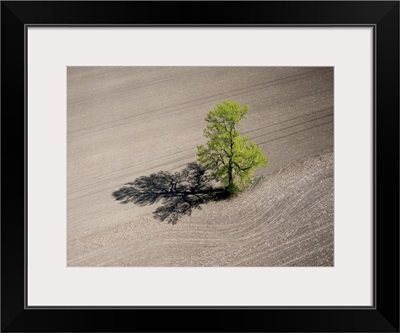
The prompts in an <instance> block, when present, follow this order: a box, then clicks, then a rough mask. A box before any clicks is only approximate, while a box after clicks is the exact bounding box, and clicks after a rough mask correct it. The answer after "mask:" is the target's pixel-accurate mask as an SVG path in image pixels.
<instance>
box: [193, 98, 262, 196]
mask: <svg viewBox="0 0 400 333" xmlns="http://www.w3.org/2000/svg"><path fill="white" fill-rule="evenodd" d="M248 109H249V107H248V106H247V105H245V106H242V105H240V104H238V103H236V102H234V101H224V102H223V103H220V104H217V106H216V107H215V109H214V110H211V111H210V112H209V113H208V114H207V116H206V118H205V120H206V122H207V123H208V125H207V127H206V129H205V130H204V136H205V137H206V138H208V142H207V144H206V145H205V146H203V145H201V146H197V150H198V151H197V156H198V161H199V163H200V164H201V165H202V166H203V167H205V168H206V169H209V170H211V172H212V174H211V176H212V177H213V178H215V179H217V180H219V181H220V182H221V183H222V185H223V186H224V187H225V189H226V191H228V192H229V193H231V194H233V193H235V192H237V191H238V190H240V189H245V188H246V186H248V185H249V184H250V183H251V181H252V179H253V178H252V176H253V174H254V172H255V170H256V168H257V167H267V166H268V163H269V158H268V157H267V156H265V155H264V154H263V152H262V150H261V148H259V147H257V146H256V144H255V143H254V142H253V141H251V140H249V138H248V137H247V136H244V135H241V134H240V133H239V131H238V127H239V126H240V125H241V123H240V121H241V120H242V119H244V118H246V114H247V112H248ZM237 182H239V183H237Z"/></svg>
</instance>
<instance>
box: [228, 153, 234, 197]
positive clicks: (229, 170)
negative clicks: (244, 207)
mask: <svg viewBox="0 0 400 333" xmlns="http://www.w3.org/2000/svg"><path fill="white" fill-rule="evenodd" d="M232 186H233V177H232V162H231V160H229V165H228V190H230V189H231V188H232Z"/></svg>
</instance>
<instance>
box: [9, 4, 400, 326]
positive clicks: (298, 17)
mask: <svg viewBox="0 0 400 333" xmlns="http://www.w3.org/2000/svg"><path fill="white" fill-rule="evenodd" d="M30 25H43V26H49V25H50V26H52V25H57V26H60V25H61V26H64V25H65V26H70V25H85V26H87V25H88V26H104V25H105V26H113V25H134V26H141V25H146V26H148V25H157V26H171V25H172V26H188V25H189V26H203V25H212V26H255V25H257V26H273V25H279V26H281V25H290V26H371V27H373V29H374V36H375V39H374V56H375V58H374V63H375V68H374V104H375V105H374V106H375V107H374V108H375V110H374V120H375V121H374V138H375V140H374V188H375V191H374V229H375V230H374V249H375V251H374V265H373V266H374V272H373V274H374V289H375V290H374V302H373V303H374V305H373V306H372V307H365V308H359V307H340V306H339V307H321V308H318V307H265V308H263V307H248V308H243V307H230V308H226V307H224V308H219V307H181V308H180V307H146V308H129V307H122V308H111V307H96V308H94V307H91V308H85V307H54V308H44V307H34V308H32V307H27V304H26V297H25V295H26V293H25V292H26V287H27V286H26V262H25V256H26V252H25V251H26V242H27V238H26V234H25V232H24V230H25V226H26V223H27V220H26V219H27V213H26V212H27V195H26V191H27V188H26V177H27V165H26V149H25V148H26V143H27V142H26V140H27V137H26V130H27V128H26V122H25V119H26V112H27V105H26V93H27V91H26V76H25V75H26V65H27V63H26V53H25V52H26V48H25V47H26V44H25V43H26V38H25V37H26V29H27V27H29V26H30ZM1 50H2V51H1V55H2V57H1V69H2V71H1V73H2V74H1V77H2V80H1V83H2V84H1V97H2V98H1V141H2V144H1V148H2V152H1V157H2V163H1V166H2V168H1V169H2V171H1V175H2V191H1V194H2V196H1V330H2V331H3V332H39V331H41V332H61V331H62V332H78V331H79V332H92V331H93V332H127V331H146V332H147V331H154V332H164V331H165V332H170V331H175V332H181V331H188V332H189V331H196V332H199V331H223V332H225V331H231V332H238V331H242V332H255V331H259V332H261V331H271V332H272V331H274V332H303V331H308V332H325V331H326V332H399V2H398V1H354V2H352V1H349V2H344V1H343V2H342V1H315V2H314V1H311V2H301V1H300V2H289V1H280V2H130V1H129V2H128V1H122V2H117V1H116V2H108V1H94V2H92V1H88V2H84V1H82V2H78V1H76V2H75V1H63V2H61V1H60V2H58V1H43V2H41V1H38V2H24V1H21V2H20V1H15V2H12V1H2V3H1ZM366 209H367V207H366Z"/></svg>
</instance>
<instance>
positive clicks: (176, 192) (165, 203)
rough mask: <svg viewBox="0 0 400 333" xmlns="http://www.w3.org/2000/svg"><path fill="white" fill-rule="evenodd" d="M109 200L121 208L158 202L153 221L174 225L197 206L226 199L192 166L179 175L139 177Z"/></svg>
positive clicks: (222, 192) (197, 207)
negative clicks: (115, 202)
mask: <svg viewBox="0 0 400 333" xmlns="http://www.w3.org/2000/svg"><path fill="white" fill-rule="evenodd" d="M112 196H113V197H114V198H115V200H117V201H120V203H122V204H127V203H131V202H132V203H135V204H137V205H139V206H147V205H152V204H155V203H158V202H161V205H160V206H159V207H157V209H156V210H155V211H154V212H153V214H154V217H155V218H156V219H158V220H160V221H166V222H168V223H171V224H176V223H177V222H178V220H179V219H180V218H181V217H182V216H184V215H191V213H192V211H193V209H201V207H200V205H202V204H206V203H207V202H209V201H211V200H213V201H216V200H221V199H225V198H227V197H228V196H229V195H228V193H227V192H226V191H225V190H224V189H222V188H216V187H214V186H213V184H212V182H211V180H210V178H209V176H208V175H207V174H206V171H205V170H204V169H203V168H202V167H201V166H200V165H198V164H197V163H195V162H192V163H189V164H188V165H187V166H186V167H185V168H184V169H183V170H182V171H180V172H175V173H170V172H165V171H160V172H157V173H153V174H151V175H150V176H142V177H139V178H137V179H135V180H134V181H133V182H130V183H127V184H125V185H124V186H123V187H121V188H120V189H119V190H118V191H115V192H113V194H112Z"/></svg>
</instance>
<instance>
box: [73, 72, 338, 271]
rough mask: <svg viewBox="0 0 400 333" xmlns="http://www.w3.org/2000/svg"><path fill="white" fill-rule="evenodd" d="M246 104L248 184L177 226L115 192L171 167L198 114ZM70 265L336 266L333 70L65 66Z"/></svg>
mask: <svg viewBox="0 0 400 333" xmlns="http://www.w3.org/2000/svg"><path fill="white" fill-rule="evenodd" d="M223 100H235V101H236V102H238V103H241V104H248V105H249V107H250V110H249V113H248V119H246V120H245V121H244V122H243V124H244V125H243V127H242V131H241V132H242V133H243V134H246V135H248V136H250V138H251V139H252V140H254V141H255V143H256V144H258V145H259V146H260V147H261V148H262V149H263V151H264V153H265V154H266V155H268V156H269V157H270V159H271V162H270V165H269V167H268V168H267V169H262V170H261V169H260V170H259V171H257V176H262V177H260V178H258V180H257V182H256V183H255V184H254V185H253V186H252V187H251V188H250V189H249V190H248V191H247V192H245V193H242V194H240V195H239V196H238V197H235V198H232V199H230V200H225V201H224V200H223V201H218V202H208V203H206V204H203V205H200V207H199V208H200V209H195V210H193V211H192V213H191V215H188V214H185V215H183V216H182V217H181V218H179V220H178V221H177V223H176V224H172V223H167V221H160V220H158V219H157V218H155V216H154V214H153V212H154V211H155V210H156V209H157V207H159V205H160V203H155V204H153V205H148V206H140V205H136V204H133V203H129V204H121V203H120V202H119V201H116V200H115V198H114V197H113V193H114V192H115V191H118V190H119V189H121V188H122V187H123V186H124V184H126V183H129V182H133V181H134V180H135V179H137V178H138V177H141V176H148V175H150V174H152V173H157V172H160V171H164V172H171V173H175V172H179V171H180V170H182V169H183V168H184V167H186V166H187V165H188V163H191V162H195V161H196V152H197V145H199V144H203V143H205V138H204V137H203V133H202V131H203V129H204V127H205V121H204V117H205V115H206V114H207V112H208V111H209V110H211V109H213V108H214V107H215V105H216V104H217V103H219V102H221V101H223ZM67 103H68V114H67V117H68V119H67V121H68V138H67V142H68V146H67V151H68V156H67V163H68V165H67V170H68V174H67V176H68V177H67V200H68V202H67V205H68V223H67V236H68V239H67V265H68V266H164V267H170V266H333V265H334V249H333V234H334V225H333V205H334V202H333V68H330V67H317V68H312V67H280V68H278V67H265V68H262V67H258V68H256V67H254V68H253V67H242V68H230V67H214V68H213V67H69V68H68V101H67Z"/></svg>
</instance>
